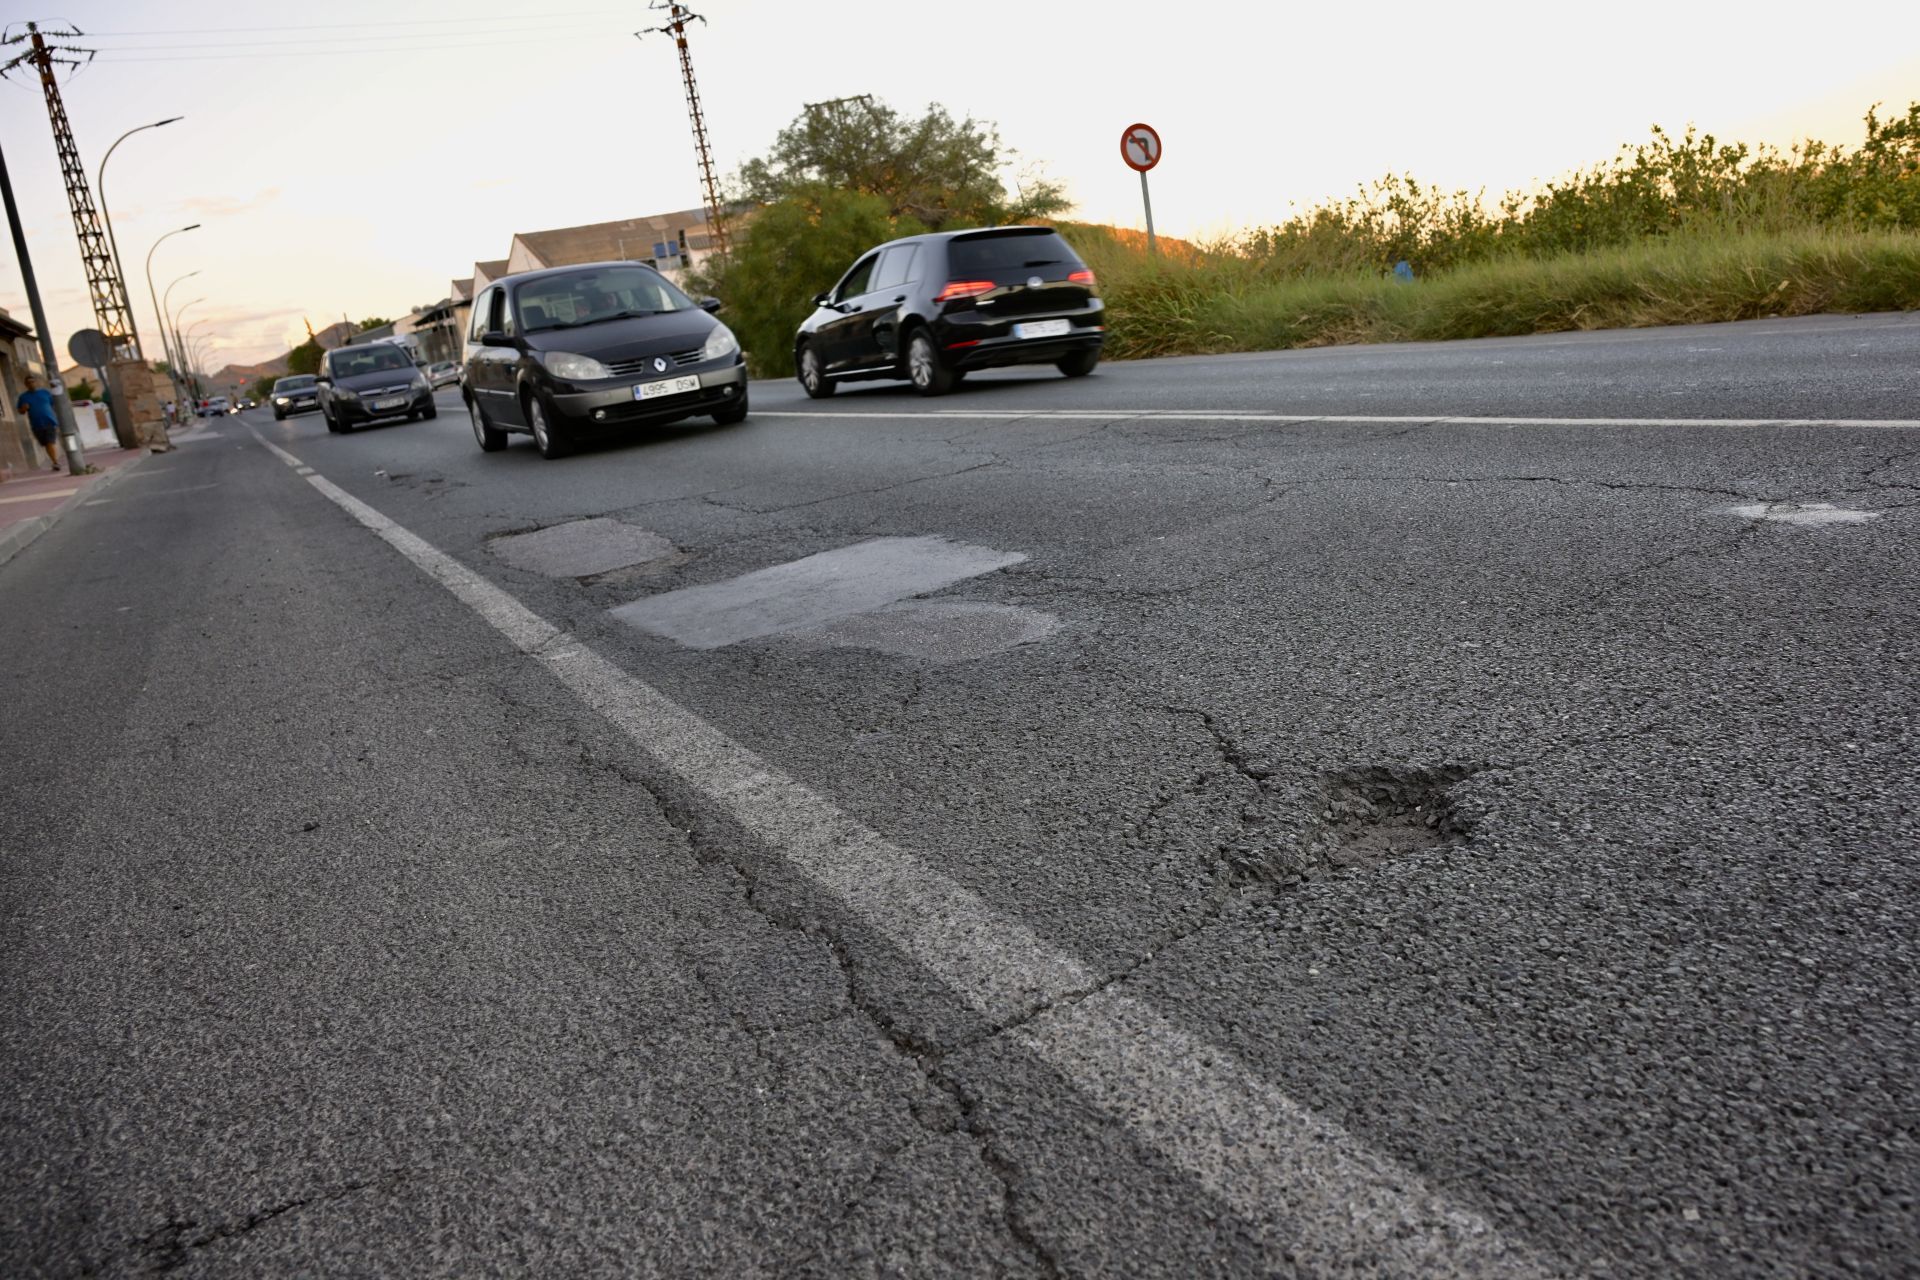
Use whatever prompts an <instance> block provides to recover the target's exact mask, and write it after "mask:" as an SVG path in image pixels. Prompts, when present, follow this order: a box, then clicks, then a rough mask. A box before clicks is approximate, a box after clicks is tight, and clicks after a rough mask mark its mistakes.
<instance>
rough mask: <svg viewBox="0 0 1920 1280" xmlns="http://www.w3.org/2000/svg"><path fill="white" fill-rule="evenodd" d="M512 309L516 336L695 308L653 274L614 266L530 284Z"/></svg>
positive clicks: (522, 287) (523, 288) (661, 277)
mask: <svg viewBox="0 0 1920 1280" xmlns="http://www.w3.org/2000/svg"><path fill="white" fill-rule="evenodd" d="M514 305H515V306H516V307H518V308H519V312H520V328H521V330H522V331H523V332H526V333H538V332H540V331H541V330H543V329H572V328H577V327H579V326H580V325H583V324H598V323H599V322H600V321H602V320H619V319H621V318H623V317H626V316H651V315H658V314H659V313H661V312H663V311H687V310H691V309H692V308H693V305H694V304H693V300H692V299H691V298H689V297H687V295H686V294H684V293H682V292H680V291H679V290H678V289H676V288H674V287H673V286H672V285H670V284H668V283H667V281H666V279H665V277H663V276H661V275H660V274H659V273H658V272H655V271H653V270H650V269H649V268H646V267H627V266H616V267H593V268H590V269H588V270H584V271H569V272H567V273H566V274H565V275H558V276H544V277H542V278H540V279H538V280H530V281H528V282H527V283H526V284H523V285H521V286H520V289H519V291H518V292H517V293H516V294H515V295H514Z"/></svg>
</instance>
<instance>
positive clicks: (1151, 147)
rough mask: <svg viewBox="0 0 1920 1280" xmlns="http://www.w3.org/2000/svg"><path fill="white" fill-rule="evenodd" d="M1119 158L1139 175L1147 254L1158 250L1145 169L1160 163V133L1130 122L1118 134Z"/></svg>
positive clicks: (1151, 199) (1150, 126)
mask: <svg viewBox="0 0 1920 1280" xmlns="http://www.w3.org/2000/svg"><path fill="white" fill-rule="evenodd" d="M1120 158H1121V159H1122V160H1125V161H1126V162H1127V168H1129V169H1132V170H1133V171H1134V172H1136V173H1138V174H1139V175H1140V203H1141V205H1142V206H1144V207H1145V209H1146V211H1147V255H1148V256H1149V257H1151V256H1153V255H1155V254H1157V253H1159V252H1160V247H1159V246H1158V245H1157V244H1155V243H1154V240H1153V197H1152V196H1150V195H1148V194H1147V170H1149V169H1151V168H1153V166H1155V165H1157V164H1159V163H1160V134H1159V133H1158V131H1156V130H1155V129H1154V127H1153V126H1152V125H1150V124H1130V125H1128V126H1127V127H1126V131H1125V132H1123V133H1122V134H1121V135H1120Z"/></svg>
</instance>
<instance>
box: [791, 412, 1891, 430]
mask: <svg viewBox="0 0 1920 1280" xmlns="http://www.w3.org/2000/svg"><path fill="white" fill-rule="evenodd" d="M753 416H754V417H756V418H854V419H859V418H876V419H897V418H1057V419H1059V420H1061V421H1065V422H1081V421H1086V420H1090V419H1093V420H1100V421H1130V422H1150V421H1153V420H1154V419H1156V418H1165V419H1169V420H1174V421H1180V422H1280V423H1311V422H1330V423H1342V424H1353V425H1360V426H1379V427H1396V426H1419V425H1426V426H1430V427H1860V428H1869V429H1874V430H1891V431H1916V430H1920V419H1913V418H1443V417H1431V416H1427V415H1424V414H1398V415H1394V414H1356V413H1346V414H1337V413H1260V412H1257V411H1255V410H1251V409H1249V410H1239V409H922V410H917V411H906V412H900V413H887V412H884V411H877V412H876V411H864V412H862V411H855V412H852V413H849V412H846V411H844V410H827V409H755V410H754V411H753Z"/></svg>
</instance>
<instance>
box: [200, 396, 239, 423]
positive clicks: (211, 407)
mask: <svg viewBox="0 0 1920 1280" xmlns="http://www.w3.org/2000/svg"><path fill="white" fill-rule="evenodd" d="M231 407H232V406H231V405H229V404H228V403H227V398H226V397H225V396H211V397H209V398H208V399H207V402H206V403H205V404H203V405H201V406H200V416H201V417H203V418H224V417H226V416H227V410H228V409H229V408H231Z"/></svg>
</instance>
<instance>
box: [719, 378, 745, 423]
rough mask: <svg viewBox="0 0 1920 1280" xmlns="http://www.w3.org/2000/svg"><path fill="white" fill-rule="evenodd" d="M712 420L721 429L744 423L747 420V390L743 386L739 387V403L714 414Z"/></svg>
mask: <svg viewBox="0 0 1920 1280" xmlns="http://www.w3.org/2000/svg"><path fill="white" fill-rule="evenodd" d="M713 420H714V421H715V422H717V423H719V424H720V425H721V426H723V427H731V426H733V425H734V424H735V423H736V422H745V421H746V420H747V389H746V388H745V387H744V386H743V387H741V388H740V401H739V403H737V404H730V405H728V406H727V407H726V408H724V409H722V410H721V411H720V412H718V413H716V414H714V415H713Z"/></svg>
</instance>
